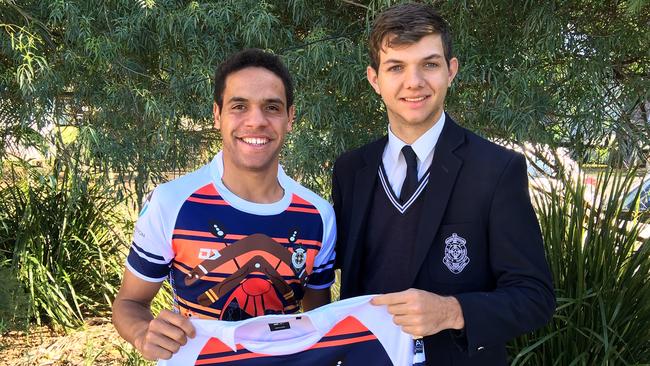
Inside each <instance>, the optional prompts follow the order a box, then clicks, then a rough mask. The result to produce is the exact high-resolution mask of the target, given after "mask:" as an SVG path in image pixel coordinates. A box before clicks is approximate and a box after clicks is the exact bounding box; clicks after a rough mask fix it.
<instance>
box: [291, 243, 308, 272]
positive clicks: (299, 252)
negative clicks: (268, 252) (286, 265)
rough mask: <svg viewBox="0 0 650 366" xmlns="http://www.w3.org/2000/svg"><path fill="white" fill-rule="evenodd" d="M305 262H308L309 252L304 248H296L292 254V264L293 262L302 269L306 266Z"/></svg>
mask: <svg viewBox="0 0 650 366" xmlns="http://www.w3.org/2000/svg"><path fill="white" fill-rule="evenodd" d="M305 262H307V253H306V252H305V250H304V249H303V248H297V249H296V250H294V251H293V254H292V255H291V264H293V267H294V268H295V269H297V270H298V269H301V268H302V267H304V266H305Z"/></svg>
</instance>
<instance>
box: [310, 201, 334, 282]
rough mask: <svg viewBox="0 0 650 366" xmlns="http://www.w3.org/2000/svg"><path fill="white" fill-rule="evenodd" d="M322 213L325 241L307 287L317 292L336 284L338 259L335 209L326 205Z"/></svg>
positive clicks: (315, 260)
mask: <svg viewBox="0 0 650 366" xmlns="http://www.w3.org/2000/svg"><path fill="white" fill-rule="evenodd" d="M320 211H321V217H322V219H323V241H322V243H321V248H320V250H319V252H318V254H317V255H316V258H315V259H314V269H313V270H312V273H311V275H310V276H309V280H307V284H306V286H307V287H309V288H312V289H317V290H318V289H325V288H328V287H330V286H331V285H332V283H334V261H335V259H336V251H335V250H334V246H335V244H336V221H335V219H334V209H333V208H332V206H331V205H330V204H326V205H324V207H323V208H322V209H321V210H320Z"/></svg>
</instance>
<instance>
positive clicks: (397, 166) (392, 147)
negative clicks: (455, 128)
mask: <svg viewBox="0 0 650 366" xmlns="http://www.w3.org/2000/svg"><path fill="white" fill-rule="evenodd" d="M444 125H445V112H444V111H443V112H442V114H441V115H440V118H439V119H438V121H437V122H436V123H435V124H434V125H433V126H432V127H431V128H430V129H429V130H428V131H427V132H425V133H424V134H423V135H422V136H420V137H419V138H418V139H417V140H415V142H413V143H412V144H411V148H413V151H414V152H415V155H417V157H418V179H422V176H423V175H424V174H425V173H426V171H427V170H428V169H429V166H430V165H431V161H432V160H433V152H434V150H435V147H436V143H437V142H438V138H439V137H440V133H441V132H442V128H443V127H444ZM404 145H406V143H405V142H404V141H402V140H400V139H399V137H397V136H395V134H393V131H391V130H390V125H388V143H387V144H386V147H385V148H384V154H383V155H382V162H383V164H384V171H385V172H386V176H387V177H388V183H390V186H391V188H392V189H393V192H396V194H399V192H401V190H402V184H403V183H404V178H405V177H406V159H404V155H402V147H404Z"/></svg>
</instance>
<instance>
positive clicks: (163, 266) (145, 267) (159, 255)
mask: <svg viewBox="0 0 650 366" xmlns="http://www.w3.org/2000/svg"><path fill="white" fill-rule="evenodd" d="M160 196H161V195H160V192H159V189H156V190H154V192H153V193H152V194H151V195H150V197H149V198H148V199H147V201H146V202H145V204H144V206H143V208H142V211H140V215H139V217H138V221H137V222H136V224H135V229H134V232H133V242H132V243H131V249H130V250H129V255H128V257H127V259H126V267H127V268H128V269H129V270H130V271H131V272H132V273H133V274H134V275H136V276H137V277H139V278H141V279H143V280H145V281H148V282H161V281H164V280H165V278H166V277H167V275H168V274H169V268H170V264H171V261H172V259H173V258H174V253H173V250H172V246H171V238H170V237H169V234H167V233H166V227H167V225H166V223H165V219H164V217H165V215H164V214H165V212H164V211H163V207H162V206H163V205H161V202H160V201H161V197H160Z"/></svg>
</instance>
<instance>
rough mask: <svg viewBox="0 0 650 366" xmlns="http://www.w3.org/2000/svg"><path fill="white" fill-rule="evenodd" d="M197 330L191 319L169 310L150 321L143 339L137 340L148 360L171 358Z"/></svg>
mask: <svg viewBox="0 0 650 366" xmlns="http://www.w3.org/2000/svg"><path fill="white" fill-rule="evenodd" d="M195 334H196V331H195V330H194V327H193V326H192V323H191V322H190V321H189V319H187V318H185V317H183V316H182V315H179V314H176V313H173V312H171V311H168V310H163V311H161V312H160V314H159V315H158V317H156V318H155V319H153V320H151V322H149V326H148V328H147V331H146V332H145V333H144V334H143V337H142V338H143V339H142V340H141V341H140V342H136V345H140V347H137V348H140V352H141V353H142V355H143V356H144V357H145V358H146V359H148V360H157V359H165V360H167V359H170V358H171V357H172V355H173V354H174V353H176V352H178V350H179V349H180V347H181V346H183V345H185V344H186V343H187V337H192V338H193V337H194V336H195Z"/></svg>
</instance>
